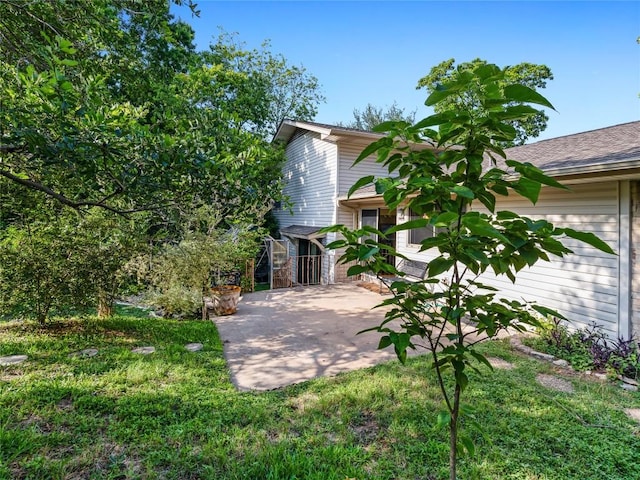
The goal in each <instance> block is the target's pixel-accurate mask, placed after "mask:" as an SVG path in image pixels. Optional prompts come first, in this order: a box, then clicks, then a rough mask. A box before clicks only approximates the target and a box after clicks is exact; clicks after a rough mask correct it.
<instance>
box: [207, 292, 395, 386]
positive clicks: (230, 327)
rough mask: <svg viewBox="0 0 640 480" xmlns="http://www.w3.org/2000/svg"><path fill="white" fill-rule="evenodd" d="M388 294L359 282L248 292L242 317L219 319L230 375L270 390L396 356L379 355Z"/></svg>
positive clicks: (236, 380) (240, 382) (239, 382)
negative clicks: (377, 328) (378, 327)
mask: <svg viewBox="0 0 640 480" xmlns="http://www.w3.org/2000/svg"><path fill="white" fill-rule="evenodd" d="M385 298H386V297H384V296H381V295H379V294H377V293H373V292H371V291H369V290H366V289H365V288H362V287H358V286H357V285H354V284H339V285H330V286H312V287H299V288H291V289H281V290H269V291H263V292H254V293H250V294H246V295H244V297H243V298H242V300H241V301H240V304H239V306H238V312H237V313H236V314H234V315H230V316H226V317H215V318H214V321H215V322H216V325H217V327H218V331H219V332H220V336H221V338H222V341H223V343H224V353H225V357H226V359H227V364H228V367H229V369H230V371H231V378H232V381H233V382H234V384H235V385H236V387H237V388H238V389H240V390H270V389H273V388H277V387H281V386H284V385H290V384H293V383H298V382H302V381H304V380H309V379H311V378H315V377H319V376H325V375H326V376H330V375H335V374H337V373H340V372H344V371H348V370H355V369H357V368H362V367H368V366H371V365H375V364H376V363H379V362H382V361H385V360H391V359H394V358H396V357H395V354H394V352H393V347H390V348H387V349H385V350H378V349H377V347H378V342H379V341H380V334H379V333H377V332H368V333H364V334H361V335H356V333H357V332H359V331H361V330H364V329H366V328H369V327H373V326H376V325H379V324H380V322H381V321H382V320H383V318H384V310H383V309H381V308H378V309H374V310H372V308H373V307H374V306H375V305H377V304H379V303H380V302H382V301H383V300H384V299H385Z"/></svg>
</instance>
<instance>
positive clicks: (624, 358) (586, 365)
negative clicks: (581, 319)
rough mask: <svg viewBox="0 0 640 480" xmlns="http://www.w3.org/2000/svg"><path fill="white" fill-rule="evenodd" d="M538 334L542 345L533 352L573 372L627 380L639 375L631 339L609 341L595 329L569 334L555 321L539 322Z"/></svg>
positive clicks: (639, 363)
mask: <svg viewBox="0 0 640 480" xmlns="http://www.w3.org/2000/svg"><path fill="white" fill-rule="evenodd" d="M538 333H539V334H540V338H541V340H542V342H540V343H538V344H536V347H537V348H541V349H542V350H544V351H545V352H546V353H550V354H551V355H554V356H556V357H558V358H562V359H564V360H567V361H568V362H569V363H570V364H571V366H572V367H573V368H574V369H576V370H579V371H582V370H601V371H602V370H608V371H610V372H612V373H614V374H615V375H624V376H625V377H629V378H638V376H639V374H640V353H639V351H638V344H637V342H636V341H635V339H634V338H633V336H632V337H631V338H630V339H628V340H627V339H623V338H618V339H617V340H615V341H610V340H609V339H608V337H607V336H606V335H605V333H604V332H603V331H602V329H601V328H600V327H599V326H598V325H595V324H594V325H591V326H588V327H584V328H580V329H577V330H574V331H571V330H570V329H569V328H568V327H567V326H566V325H565V324H564V323H562V322H561V321H560V320H559V319H556V318H554V319H551V320H549V321H547V322H542V323H541V326H540V327H539V328H538Z"/></svg>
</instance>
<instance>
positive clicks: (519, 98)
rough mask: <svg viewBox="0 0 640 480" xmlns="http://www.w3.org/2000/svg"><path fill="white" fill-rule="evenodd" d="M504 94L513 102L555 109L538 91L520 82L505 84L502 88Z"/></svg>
mask: <svg viewBox="0 0 640 480" xmlns="http://www.w3.org/2000/svg"><path fill="white" fill-rule="evenodd" d="M503 92H504V96H505V97H506V98H507V99H508V100H510V101H514V102H525V103H535V104H537V105H543V106H545V107H549V108H550V109H552V110H555V107H554V106H553V105H551V102H549V100H547V99H546V98H545V97H543V96H542V95H540V94H539V93H538V92H536V91H535V90H533V89H532V88H529V87H527V86H525V85H521V84H513V85H507V86H506V87H504V89H503Z"/></svg>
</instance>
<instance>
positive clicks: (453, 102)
mask: <svg viewBox="0 0 640 480" xmlns="http://www.w3.org/2000/svg"><path fill="white" fill-rule="evenodd" d="M486 64H487V62H486V61H485V60H480V59H479V58H476V59H475V60H473V61H471V62H464V63H460V64H459V65H458V66H456V65H455V59H453V58H451V59H449V60H445V61H444V62H442V63H440V64H438V65H436V66H435V67H433V68H432V69H431V70H430V71H429V73H428V74H427V75H425V76H424V77H422V78H421V79H420V80H419V81H418V86H417V87H416V88H417V89H420V88H425V89H426V90H427V92H428V93H429V94H431V93H434V92H436V91H438V90H439V89H441V88H443V87H444V86H446V85H448V84H449V83H451V82H455V81H456V80H457V79H460V78H464V77H466V76H468V74H469V73H470V72H472V71H473V70H475V69H476V68H477V67H480V66H483V65H486ZM547 80H553V74H552V73H551V70H550V69H549V67H547V66H546V65H537V64H534V63H526V62H525V63H519V64H518V65H513V66H510V67H506V68H505V74H504V80H503V81H501V82H499V83H498V84H496V85H495V87H497V88H498V89H502V88H504V87H505V86H506V85H510V84H514V83H517V84H520V85H524V86H526V87H529V88H531V89H534V90H535V89H540V88H545V87H546V85H547ZM483 88H485V86H484V85H482V84H477V85H475V86H473V88H468V89H466V90H465V91H461V92H458V93H457V94H455V95H450V96H448V97H447V99H446V100H445V101H443V102H440V103H438V104H436V105H435V106H434V108H435V111H436V113H439V112H443V111H446V110H448V109H450V108H459V109H461V110H465V111H472V112H474V114H475V115H483V114H484V110H485V108H491V106H490V105H488V106H484V105H482V104H481V99H482V97H483V95H484V93H485V92H483V91H482V89H483ZM518 104H520V102H514V105H518ZM548 120H549V117H548V116H547V115H546V114H545V113H544V110H538V111H537V112H536V113H535V114H534V115H528V116H527V117H526V118H521V119H514V120H509V121H508V123H509V124H510V125H512V126H514V127H515V128H516V136H515V137H514V138H513V139H512V140H509V141H502V142H501V146H502V147H511V146H514V145H523V144H524V143H525V142H526V141H527V139H528V138H535V137H537V136H538V135H540V133H542V132H543V131H544V129H545V128H547V121H548Z"/></svg>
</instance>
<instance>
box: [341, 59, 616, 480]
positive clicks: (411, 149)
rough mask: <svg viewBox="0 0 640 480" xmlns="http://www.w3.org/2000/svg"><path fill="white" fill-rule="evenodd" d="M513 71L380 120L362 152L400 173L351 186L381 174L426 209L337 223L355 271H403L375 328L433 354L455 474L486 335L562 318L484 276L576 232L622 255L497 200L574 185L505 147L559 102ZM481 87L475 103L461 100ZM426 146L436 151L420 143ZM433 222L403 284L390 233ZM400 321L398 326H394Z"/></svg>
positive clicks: (560, 250)
mask: <svg viewBox="0 0 640 480" xmlns="http://www.w3.org/2000/svg"><path fill="white" fill-rule="evenodd" d="M509 72H510V71H509V69H508V68H507V69H500V68H498V67H497V66H495V65H490V64H487V63H486V62H478V64H477V65H476V66H475V67H474V68H473V69H469V70H465V71H464V72H461V74H460V75H457V76H456V78H455V79H452V80H451V81H450V82H447V83H446V84H444V85H442V86H440V87H439V88H438V89H437V90H435V91H434V92H433V93H431V95H429V97H428V98H427V101H426V104H427V105H430V106H434V107H436V111H440V113H436V114H435V115H432V116H430V117H427V118H425V119H423V120H421V121H419V122H417V123H416V124H414V125H411V124H409V123H407V122H386V123H383V124H381V125H379V126H378V127H377V131H379V132H386V135H385V136H384V137H383V138H381V139H379V140H377V141H376V142H374V143H372V144H371V145H369V146H368V147H367V148H365V149H364V150H363V152H362V153H361V154H360V156H359V157H358V159H357V160H356V163H357V162H360V161H362V160H364V159H365V158H367V157H369V156H370V155H376V157H377V161H378V162H379V163H381V164H383V165H384V166H386V167H387V168H388V171H389V174H390V176H389V177H388V178H374V177H371V176H368V177H364V178H362V179H360V180H359V181H358V182H356V184H355V185H354V186H353V187H352V188H351V190H350V192H349V194H351V193H353V192H355V191H356V190H357V189H358V188H360V187H362V186H363V185H366V184H371V183H373V184H375V186H376V189H377V191H378V192H379V193H381V194H382V196H383V199H384V202H385V204H386V205H387V207H388V208H389V209H390V210H394V209H396V208H398V207H400V206H405V207H409V208H411V209H412V210H413V211H414V212H416V213H417V214H418V215H420V216H422V218H419V219H414V220H410V221H407V222H404V223H402V224H398V225H397V226H395V227H392V228H390V229H389V230H387V231H386V232H381V231H378V230H376V229H373V228H371V227H364V228H362V229H359V230H355V231H352V230H350V229H347V228H345V227H344V226H335V227H332V228H331V229H330V230H333V231H337V232H341V233H342V236H343V238H342V239H340V240H337V241H336V242H334V243H332V244H331V245H330V247H331V248H344V249H345V250H344V255H343V256H342V257H341V259H342V260H343V261H344V262H356V265H355V266H352V267H350V268H349V274H359V273H362V272H367V271H368V272H373V273H374V274H377V275H383V274H386V275H387V276H391V277H394V276H395V277H399V278H400V279H399V280H397V281H394V282H393V283H392V284H391V287H390V288H391V290H392V293H393V296H392V297H391V298H389V299H388V300H385V301H384V302H383V303H382V305H385V306H387V307H388V310H387V313H386V314H385V319H384V321H383V322H382V323H381V324H380V325H379V326H376V327H373V328H372V330H376V331H379V332H381V333H382V334H383V336H382V338H381V341H380V347H381V348H384V347H387V346H390V345H393V346H394V348H395V351H396V353H397V355H398V357H399V359H400V360H401V361H403V362H404V361H405V360H406V357H407V350H408V349H415V348H417V347H418V346H423V347H425V348H426V349H428V351H429V352H430V353H431V357H432V367H433V368H434V369H435V372H436V374H437V378H438V383H439V385H440V389H441V392H442V397H443V399H444V404H445V408H444V410H443V411H442V413H441V414H440V415H439V417H438V419H439V420H438V422H439V424H441V425H442V426H446V427H448V429H449V434H450V444H449V447H450V448H449V452H450V457H449V464H450V478H451V480H455V479H456V461H457V453H458V451H459V450H460V449H464V448H466V449H467V450H469V451H473V448H474V447H473V442H472V438H471V436H469V435H467V434H465V435H459V432H458V425H459V422H460V418H461V415H462V414H463V413H464V412H465V408H464V407H463V405H462V395H463V392H464V391H465V389H466V388H467V387H468V386H469V381H470V377H469V375H468V372H469V370H475V369H477V368H478V366H480V365H482V364H484V365H486V366H488V367H489V368H490V364H489V362H488V361H487V359H486V358H485V357H484V356H482V354H481V353H479V352H478V351H477V350H476V344H477V342H478V339H483V338H493V337H495V336H496V335H497V334H498V333H499V332H500V331H502V330H505V329H508V328H510V329H515V330H522V329H524V327H525V326H526V325H535V324H536V323H537V315H554V316H556V317H559V318H562V316H561V315H560V313H558V312H554V311H552V310H550V309H548V308H546V307H544V306H542V305H536V304H530V303H527V302H526V301H515V300H509V299H505V298H503V297H501V296H500V294H499V292H497V291H496V289H495V288H493V287H491V286H489V285H486V284H483V283H482V275H483V274H484V273H485V272H488V271H491V272H493V273H494V274H495V275H505V276H507V277H508V278H509V279H511V280H512V281H514V282H515V281H516V278H517V275H518V274H519V272H521V271H522V270H523V269H526V268H527V267H530V266H532V265H535V264H536V263H537V262H539V261H549V259H550V256H553V255H555V256H559V257H562V256H564V255H567V254H569V253H571V250H570V249H569V248H567V247H566V246H565V245H564V244H563V243H562V240H563V238H565V237H572V238H575V239H578V240H581V241H584V242H586V243H588V244H590V245H592V246H594V247H596V248H599V249H601V250H603V251H605V252H609V253H613V252H612V250H611V248H610V247H609V246H608V245H607V244H606V243H604V242H603V241H602V240H600V239H598V238H597V237H596V236H594V235H593V234H591V233H582V232H578V231H575V230H572V229H570V228H563V227H557V226H554V225H552V224H551V223H549V222H548V221H546V220H534V219H530V218H527V217H524V216H521V215H518V214H517V213H515V212H511V211H506V210H498V209H497V205H499V204H497V202H496V197H498V196H503V197H504V196H509V195H516V196H521V197H523V198H524V199H526V200H528V201H530V202H532V203H536V201H537V200H538V196H539V194H540V191H541V188H542V186H543V185H546V186H549V187H553V188H564V187H563V186H562V185H561V184H559V183H558V182H557V181H556V180H554V179H553V178H550V177H548V176H546V175H545V174H544V173H543V172H542V171H541V170H540V169H538V168H536V167H535V166H533V165H531V164H529V163H520V162H517V161H514V160H510V159H508V157H507V154H506V153H505V152H504V150H503V149H502V148H501V147H500V145H499V143H502V142H510V141H512V140H513V139H514V138H515V137H516V135H517V130H516V127H514V126H513V125H512V124H511V122H512V121H514V120H516V121H524V120H526V119H527V118H530V117H531V116H535V115H536V114H537V110H536V109H535V108H533V107H531V106H530V105H529V104H535V105H542V106H546V107H548V108H553V107H552V105H551V104H550V103H549V102H548V101H547V100H546V99H545V98H544V97H543V96H541V95H540V94H538V93H537V92H535V90H533V89H532V88H530V87H528V86H525V85H521V84H519V83H510V82H509ZM470 95H472V96H473V98H474V101H473V102H468V103H456V102H455V101H452V99H458V98H469V96H470ZM421 143H427V144H430V145H431V146H432V147H433V148H415V145H417V144H421ZM498 159H499V160H500V161H501V162H498ZM427 226H429V227H431V228H437V234H436V235H435V236H433V237H430V238H426V239H424V240H423V241H422V242H421V248H420V250H421V251H426V252H428V255H429V256H430V258H431V260H430V261H429V263H428V269H427V272H426V277H425V279H423V280H421V281H418V282H415V283H407V282H404V281H402V277H404V276H405V275H406V273H405V272H403V271H402V270H401V269H398V267H397V266H396V265H394V264H390V263H388V262H389V260H388V259H389V258H393V257H394V256H397V257H402V255H400V254H399V253H398V252H397V251H395V249H394V248H392V247H391V246H390V245H389V244H388V243H389V242H385V238H386V236H387V235H390V234H393V233H394V232H397V231H401V230H409V229H413V228H422V227H427ZM376 236H377V237H376ZM389 254H391V255H389ZM398 322H399V327H397V326H394V325H398ZM467 411H468V410H467Z"/></svg>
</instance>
